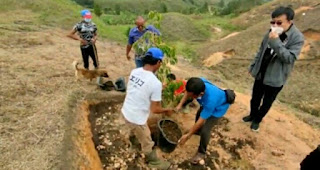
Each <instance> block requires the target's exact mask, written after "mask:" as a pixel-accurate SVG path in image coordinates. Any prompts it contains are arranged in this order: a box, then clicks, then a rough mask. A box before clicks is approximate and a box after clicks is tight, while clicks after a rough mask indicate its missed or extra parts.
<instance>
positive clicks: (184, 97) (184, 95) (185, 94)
mask: <svg viewBox="0 0 320 170" xmlns="http://www.w3.org/2000/svg"><path fill="white" fill-rule="evenodd" d="M187 99H188V93H187V91H185V92H184V94H183V97H182V99H181V100H180V103H179V104H178V106H177V107H176V109H177V110H180V109H181V108H182V106H183V104H184V103H185V102H186V101H187Z"/></svg>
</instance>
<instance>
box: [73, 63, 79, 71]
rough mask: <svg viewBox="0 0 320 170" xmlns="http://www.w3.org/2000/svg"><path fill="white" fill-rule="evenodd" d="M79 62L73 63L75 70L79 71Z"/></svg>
mask: <svg viewBox="0 0 320 170" xmlns="http://www.w3.org/2000/svg"><path fill="white" fill-rule="evenodd" d="M78 64H79V63H78V62H77V61H74V62H73V63H72V65H73V67H74V69H75V70H78Z"/></svg>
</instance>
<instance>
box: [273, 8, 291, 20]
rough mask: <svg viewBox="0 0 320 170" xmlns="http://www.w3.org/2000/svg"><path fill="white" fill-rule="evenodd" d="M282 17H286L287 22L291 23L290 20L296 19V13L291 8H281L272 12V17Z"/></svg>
mask: <svg viewBox="0 0 320 170" xmlns="http://www.w3.org/2000/svg"><path fill="white" fill-rule="evenodd" d="M280 15H286V16H287V20H289V21H290V20H293V18H294V11H293V9H292V8H290V7H283V6H280V7H278V8H277V9H275V10H274V11H273V12H272V14H271V17H272V18H276V17H279V16H280Z"/></svg>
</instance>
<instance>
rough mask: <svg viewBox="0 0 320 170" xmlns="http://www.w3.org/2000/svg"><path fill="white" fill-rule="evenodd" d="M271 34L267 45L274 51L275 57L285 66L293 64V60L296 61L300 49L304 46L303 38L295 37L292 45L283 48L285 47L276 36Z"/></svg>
mask: <svg viewBox="0 0 320 170" xmlns="http://www.w3.org/2000/svg"><path fill="white" fill-rule="evenodd" d="M275 34H276V33H273V32H271V33H270V40H269V42H268V44H269V45H270V47H271V48H272V49H273V50H274V51H275V53H276V54H277V57H278V58H279V59H280V60H281V61H282V62H283V63H287V64H292V63H294V61H295V60H297V59H298V56H299V54H300V51H301V48H302V46H303V44H304V38H303V36H302V35H301V36H300V35H297V36H295V37H294V38H293V40H292V41H293V42H294V43H293V44H292V45H290V46H289V47H287V48H286V47H285V45H284V44H283V43H282V42H281V40H280V38H279V36H278V34H277V35H275Z"/></svg>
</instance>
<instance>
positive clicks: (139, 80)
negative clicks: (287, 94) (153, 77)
mask: <svg viewBox="0 0 320 170" xmlns="http://www.w3.org/2000/svg"><path fill="white" fill-rule="evenodd" d="M130 81H132V82H133V83H134V84H135V85H138V86H140V87H141V86H142V85H143V84H144V81H143V80H141V79H140V78H139V77H135V76H131V78H130Z"/></svg>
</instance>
